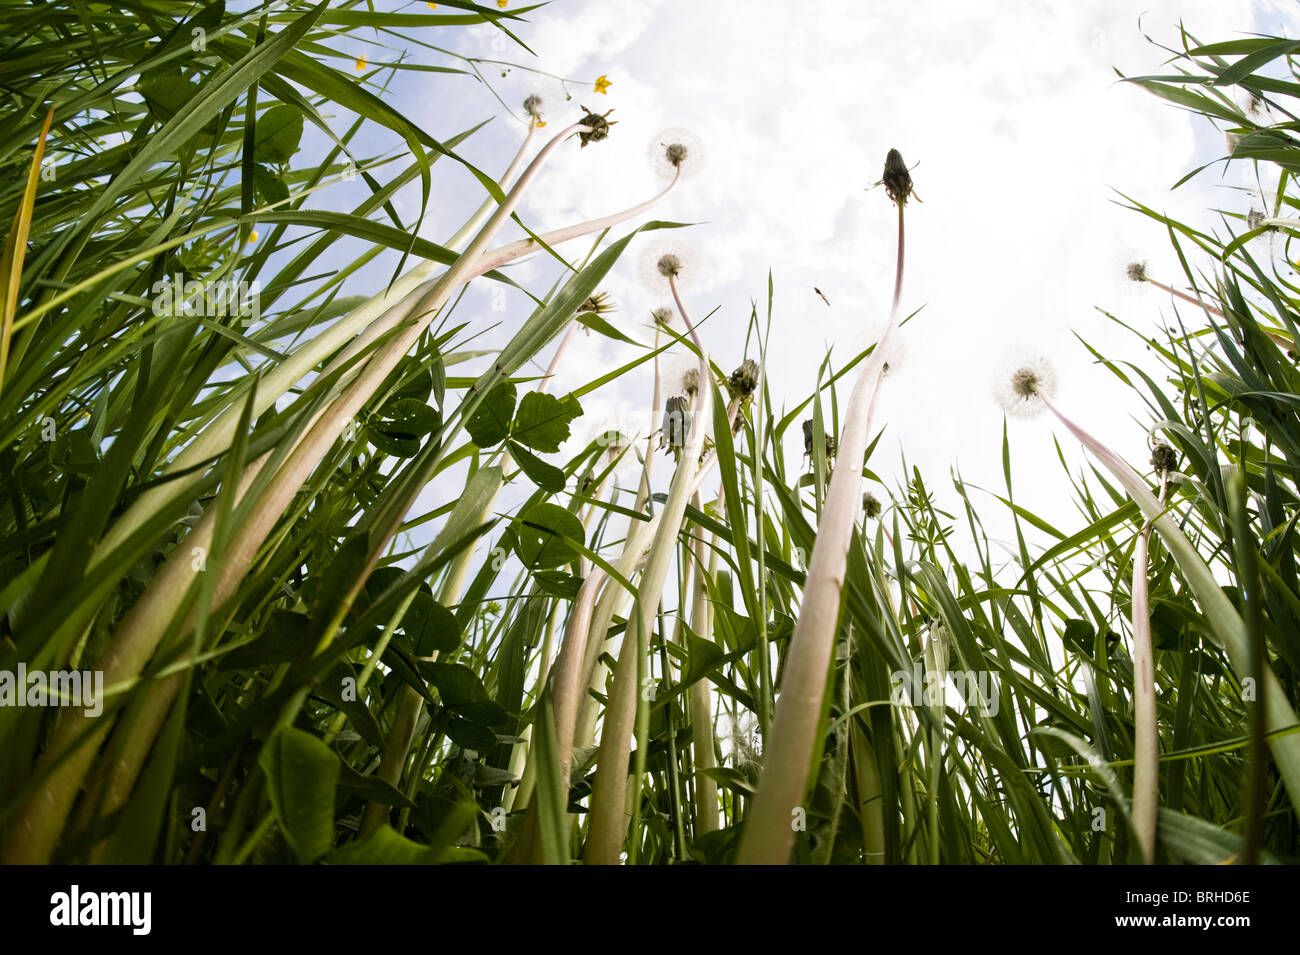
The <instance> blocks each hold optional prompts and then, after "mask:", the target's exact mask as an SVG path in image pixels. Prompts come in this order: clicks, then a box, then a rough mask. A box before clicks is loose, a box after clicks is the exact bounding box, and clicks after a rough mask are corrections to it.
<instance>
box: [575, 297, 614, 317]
mask: <svg viewBox="0 0 1300 955" xmlns="http://www.w3.org/2000/svg"><path fill="white" fill-rule="evenodd" d="M617 308H618V306H617V305H616V304H614V300H613V299H612V298H610V297H609V293H608V292H597V293H596V294H595V295H589V296H587V299H586V301H584V302H583V303H582V304H581V305H579V306H578V314H582V313H583V312H587V313H590V314H593V315H604V314H606V313H608V312H612V311H614V310H616V309H617Z"/></svg>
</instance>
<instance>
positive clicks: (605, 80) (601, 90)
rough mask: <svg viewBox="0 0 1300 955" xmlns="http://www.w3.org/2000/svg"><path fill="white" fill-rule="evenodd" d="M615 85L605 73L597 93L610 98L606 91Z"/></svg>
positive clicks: (597, 84)
mask: <svg viewBox="0 0 1300 955" xmlns="http://www.w3.org/2000/svg"><path fill="white" fill-rule="evenodd" d="M503 6H504V4H503ZM613 85H614V84H612V83H611V82H610V81H609V78H608V77H607V76H605V74H604V73H601V74H600V76H598V77H597V78H596V92H597V93H600V94H602V95H605V96H608V95H609V94H608V93H606V92H605V91H606V90H608V89H609V88H610V87H611V86H613Z"/></svg>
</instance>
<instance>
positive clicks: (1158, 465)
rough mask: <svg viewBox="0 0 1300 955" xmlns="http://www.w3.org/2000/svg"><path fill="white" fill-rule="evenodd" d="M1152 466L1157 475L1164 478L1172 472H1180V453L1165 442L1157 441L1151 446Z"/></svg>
mask: <svg viewBox="0 0 1300 955" xmlns="http://www.w3.org/2000/svg"><path fill="white" fill-rule="evenodd" d="M1151 466H1152V467H1154V468H1155V469H1156V474H1159V475H1160V476H1161V477H1164V476H1165V475H1166V474H1168V473H1169V472H1170V471H1177V470H1178V452H1177V451H1175V450H1174V449H1173V448H1171V447H1170V446H1169V445H1167V444H1165V442H1163V441H1157V442H1155V443H1154V444H1153V445H1152V446H1151Z"/></svg>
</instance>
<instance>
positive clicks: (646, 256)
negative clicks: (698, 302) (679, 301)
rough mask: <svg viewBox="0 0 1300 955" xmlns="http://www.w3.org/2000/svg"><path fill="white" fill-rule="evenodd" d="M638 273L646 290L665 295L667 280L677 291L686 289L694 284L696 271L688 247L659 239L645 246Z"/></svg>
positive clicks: (693, 257)
mask: <svg viewBox="0 0 1300 955" xmlns="http://www.w3.org/2000/svg"><path fill="white" fill-rule="evenodd" d="M639 271H640V273H641V281H642V283H643V284H644V285H645V286H646V287H647V288H649V289H651V290H652V291H654V292H659V293H667V292H668V291H669V284H668V280H669V278H671V279H672V280H673V281H674V282H675V283H676V284H677V287H678V288H679V289H682V288H688V287H690V285H691V284H693V283H694V279H695V273H696V271H697V269H696V264H695V256H694V254H693V252H692V250H691V248H690V247H689V246H687V245H686V244H685V243H683V242H681V241H679V240H677V239H660V240H659V241H657V242H652V243H650V244H649V245H647V246H646V248H645V251H644V252H642V253H641V258H640V262H639ZM674 311H675V309H674Z"/></svg>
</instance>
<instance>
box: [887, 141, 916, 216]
mask: <svg viewBox="0 0 1300 955" xmlns="http://www.w3.org/2000/svg"><path fill="white" fill-rule="evenodd" d="M880 181H881V182H882V183H884V186H885V194H886V195H887V196H889V198H890V199H892V200H893V201H894V202H897V203H898V204H899V205H905V204H906V203H907V197H908V196H910V195H911V194H912V174H911V173H910V172H908V171H907V163H905V162H903V154H902V153H900V152H899V151H898V150H897V149H891V150H890V151H889V154H888V155H887V156H886V157H885V172H884V175H882V176H881V177H880Z"/></svg>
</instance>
